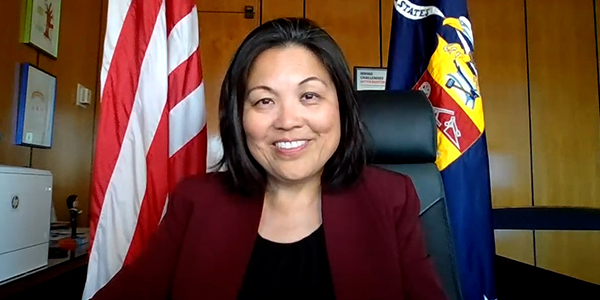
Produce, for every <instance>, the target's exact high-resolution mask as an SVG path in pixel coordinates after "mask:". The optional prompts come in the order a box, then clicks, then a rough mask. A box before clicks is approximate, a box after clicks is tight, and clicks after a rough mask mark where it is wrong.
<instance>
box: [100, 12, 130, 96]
mask: <svg viewBox="0 0 600 300" xmlns="http://www.w3.org/2000/svg"><path fill="white" fill-rule="evenodd" d="M131 1H132V0H119V1H108V16H110V17H111V20H107V22H106V37H105V39H104V55H103V58H102V67H101V68H100V101H102V95H103V94H104V85H105V84H106V77H107V76H108V69H109V68H110V64H111V62H112V57H113V54H114V53H115V47H116V45H117V41H118V40H119V36H121V29H123V23H124V21H125V17H126V16H127V12H128V11H129V7H130V6H131Z"/></svg>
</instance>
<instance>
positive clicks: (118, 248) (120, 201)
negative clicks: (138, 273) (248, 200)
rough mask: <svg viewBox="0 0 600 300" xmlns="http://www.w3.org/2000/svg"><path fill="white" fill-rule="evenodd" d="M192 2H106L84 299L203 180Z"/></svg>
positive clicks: (197, 54) (200, 91)
mask: <svg viewBox="0 0 600 300" xmlns="http://www.w3.org/2000/svg"><path fill="white" fill-rule="evenodd" d="M199 40H200V37H199V32H198V13H197V9H196V5H195V2H194V0H111V1H109V3H108V17H107V27H106V35H105V41H104V54H103V59H102V68H101V74H100V76H101V77H100V84H101V86H100V93H101V94H100V95H101V103H100V109H101V110H100V119H99V125H98V126H99V127H98V135H97V138H96V151H95V158H94V167H93V175H92V192H91V196H92V198H91V203H90V229H91V233H90V247H91V248H90V254H89V255H90V257H89V265H88V275H87V281H86V285H85V291H84V295H83V298H84V299H89V298H90V297H92V296H93V295H94V293H96V292H97V291H98V290H99V289H100V288H102V287H103V286H104V285H105V284H106V283H107V282H108V281H109V280H110V279H111V278H112V277H113V276H114V275H115V274H116V273H117V272H118V271H119V270H120V269H121V268H122V266H123V265H124V264H127V263H129V262H131V261H132V260H133V259H135V258H136V256H137V255H138V254H139V253H140V251H141V250H142V249H143V248H144V246H145V245H146V243H147V241H148V239H149V238H150V237H151V235H152V234H153V233H154V232H155V231H156V229H157V227H158V225H159V223H160V220H161V218H162V216H163V214H164V213H165V208H166V204H167V201H168V196H169V194H170V193H171V192H172V191H173V189H174V187H175V186H176V184H177V183H178V181H179V180H180V179H181V178H182V177H185V176H188V175H192V174H202V173H205V172H206V147H207V146H206V143H207V141H206V140H207V138H206V126H205V125H206V111H205V104H204V84H203V80H202V69H201V62H200V51H199Z"/></svg>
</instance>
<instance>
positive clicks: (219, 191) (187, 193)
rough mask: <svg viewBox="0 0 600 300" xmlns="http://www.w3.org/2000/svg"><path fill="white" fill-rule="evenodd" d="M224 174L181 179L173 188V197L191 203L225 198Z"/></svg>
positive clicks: (213, 173) (216, 173) (214, 173)
mask: <svg viewBox="0 0 600 300" xmlns="http://www.w3.org/2000/svg"><path fill="white" fill-rule="evenodd" d="M226 177H227V174H226V172H210V173H206V174H198V175H192V176H188V177H185V178H183V179H182V180H181V181H180V182H179V183H178V184H177V187H176V188H175V190H174V192H173V195H174V196H175V197H179V198H186V199H188V200H189V201H192V202H198V201H202V200H211V202H212V200H218V199H220V198H223V197H226V195H227V194H228V189H227V186H226Z"/></svg>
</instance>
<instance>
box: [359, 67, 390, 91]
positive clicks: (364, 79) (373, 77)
mask: <svg viewBox="0 0 600 300" xmlns="http://www.w3.org/2000/svg"><path fill="white" fill-rule="evenodd" d="M386 79H387V69H386V68H378V67H354V87H355V88H356V90H357V91H366V90H375V91H382V90H385V82H386Z"/></svg>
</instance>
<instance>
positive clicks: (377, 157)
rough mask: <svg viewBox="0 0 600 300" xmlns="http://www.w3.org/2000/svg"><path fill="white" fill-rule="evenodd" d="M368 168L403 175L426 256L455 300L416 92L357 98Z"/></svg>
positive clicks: (424, 117)
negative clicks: (416, 204) (411, 187)
mask: <svg viewBox="0 0 600 300" xmlns="http://www.w3.org/2000/svg"><path fill="white" fill-rule="evenodd" d="M358 102H359V110H360V115H361V118H362V121H363V122H364V124H365V127H366V128H365V131H366V138H367V142H368V149H369V152H370V154H369V161H368V162H369V163H370V164H373V165H378V166H380V167H383V168H385V169H388V170H391V171H394V172H399V173H402V174H406V175H408V176H409V177H410V178H411V179H412V180H413V182H414V184H415V187H416V189H417V194H418V195H419V198H420V200H421V220H422V224H423V230H424V233H425V240H426V243H427V248H428V251H429V255H431V258H432V259H433V262H434V266H435V267H436V269H437V272H438V274H439V276H440V280H441V282H442V285H443V287H444V289H445V290H446V293H447V295H448V297H449V298H450V299H452V300H461V299H462V295H461V290H460V282H459V277H458V269H457V264H456V261H455V257H454V246H453V242H452V237H451V233H450V225H449V223H448V216H447V213H446V211H447V210H446V201H445V196H444V189H443V184H442V178H441V174H440V172H439V170H438V168H437V166H436V165H435V159H436V152H437V142H436V126H435V118H434V114H433V109H432V107H431V103H430V102H429V100H428V99H427V97H426V96H425V95H424V94H423V93H421V92H413V91H408V92H388V91H360V92H358Z"/></svg>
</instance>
